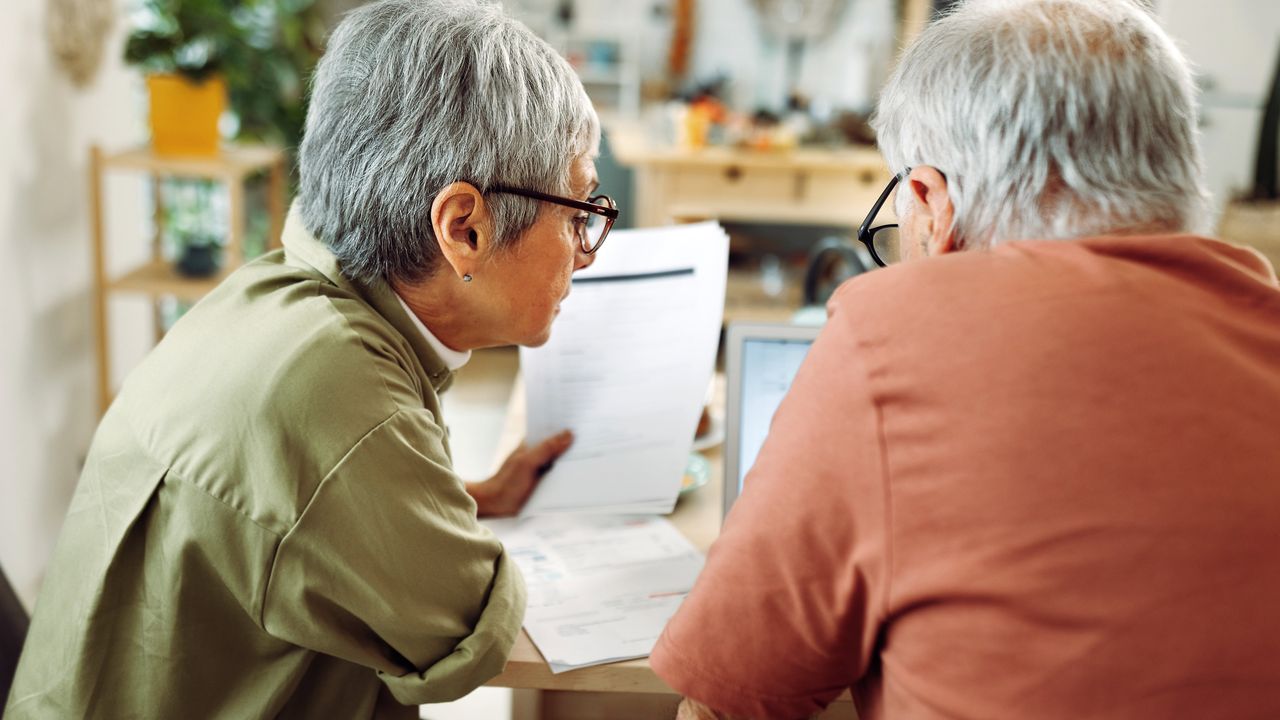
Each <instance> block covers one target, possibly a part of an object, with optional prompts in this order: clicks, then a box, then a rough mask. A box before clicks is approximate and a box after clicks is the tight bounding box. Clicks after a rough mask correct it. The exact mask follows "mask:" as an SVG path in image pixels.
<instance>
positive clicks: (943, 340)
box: [652, 236, 1280, 720]
mask: <svg viewBox="0 0 1280 720" xmlns="http://www.w3.org/2000/svg"><path fill="white" fill-rule="evenodd" d="M829 309H830V320H829V322H828V323H827V326H826V328H825V329H824V330H823V331H822V334H821V336H820V337H819V338H818V340H817V342H816V343H815V344H814V346H813V347H812V349H811V350H810V352H809V356H808V357H807V358H806V360H805V363H804V365H803V367H802V368H801V370H800V372H799V374H798V376H797V377H796V380H795V382H794V384H793V385H792V388H791V392H790V393H789V394H788V396H787V398H786V399H785V400H784V401H783V403H782V405H781V407H780V408H779V410H778V413H777V415H776V416H775V417H774V420H773V425H772V428H771V432H770V434H769V437H768V439H767V440H766V442H765V444H764V447H763V448H762V450H761V452H760V455H759V458H758V459H757V461H756V464H755V466H754V469H753V470H752V471H751V473H750V474H749V475H748V476H747V478H746V482H745V486H744V493H743V495H742V497H741V498H739V500H738V503H737V505H736V506H735V507H734V509H733V512H732V513H731V514H730V516H729V518H728V521H727V523H726V525H725V528H724V532H723V534H722V536H721V537H720V539H719V541H718V542H717V543H716V544H715V546H713V547H712V549H711V553H710V556H709V558H708V561H707V566H706V569H705V570H704V572H703V574H702V577H701V578H700V579H699V581H698V583H697V586H696V587H695V588H694V590H693V592H692V593H691V594H690V596H689V597H688V599H687V600H686V601H685V603H684V605H683V607H681V608H680V611H679V612H678V613H677V614H676V616H675V617H674V618H673V619H672V621H671V623H670V624H669V625H668V627H667V629H666V632H665V633H664V634H663V636H662V639H661V640H660V641H659V643H658V647H657V648H656V649H655V650H654V652H653V656H652V664H653V668H654V670H656V671H657V673H658V674H659V675H660V676H661V677H662V678H663V679H665V680H666V681H667V682H668V683H670V684H671V686H672V687H673V688H675V689H676V690H678V691H679V692H681V693H684V694H685V695H688V696H689V697H692V698H694V699H697V700H700V701H702V702H704V703H706V704H708V705H710V706H712V707H714V708H716V709H718V710H721V711H723V712H729V713H733V714H738V715H746V716H750V717H767V718H789V717H804V716H808V715H810V714H812V713H814V712H817V711H818V710H819V709H820V708H821V707H823V706H824V705H826V704H827V703H828V702H830V701H831V700H832V699H834V698H835V697H836V696H837V695H839V694H840V693H841V692H842V691H843V690H844V689H845V688H848V687H850V686H852V687H853V688H854V694H855V698H856V699H857V700H858V704H859V710H860V711H861V712H862V716H863V718H944V717H945V718H984V719H985V718H1037V719H1046V718H1071V719H1072V720H1078V719H1079V718H1171V717H1183V716H1188V717H1203V718H1226V717H1230V718H1280V290H1278V289H1277V286H1276V279H1275V275H1274V273H1273V272H1272V271H1271V269H1270V267H1269V266H1268V265H1267V264H1266V262H1265V261H1263V260H1262V259H1261V257H1260V256H1258V255H1257V254H1256V253H1253V252H1252V251H1248V250H1244V249H1241V248H1237V247H1233V246H1231V245H1227V244H1225V243H1221V242H1217V241H1214V240H1209V239H1204V238H1197V237H1185V236H1179V237H1174V236H1164V237H1130V238H1120V237H1102V238H1092V239H1087V240H1078V241H1069V242H1048V241H1045V242H1016V243H1010V244H1008V245H1004V246H1001V247H999V248H998V249H996V250H993V251H989V252H965V253H957V254H952V255H947V256H944V257H941V258H936V259H930V260H924V261H919V262H915V263H908V264H905V265H902V266H898V267H893V268H890V269H887V270H877V271H875V272H873V273H870V274H867V275H864V276H861V277H859V278H856V279H854V280H852V281H850V282H849V283H847V284H846V285H845V286H843V287H842V288H841V289H840V291H839V292H838V293H837V294H836V296H835V297H834V298H833V299H832V301H831V304H830V306H829Z"/></svg>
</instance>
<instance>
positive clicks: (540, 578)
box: [485, 516, 703, 673]
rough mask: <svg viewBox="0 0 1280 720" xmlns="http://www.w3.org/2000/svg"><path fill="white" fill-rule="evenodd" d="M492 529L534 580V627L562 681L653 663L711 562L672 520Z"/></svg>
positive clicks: (530, 620)
mask: <svg viewBox="0 0 1280 720" xmlns="http://www.w3.org/2000/svg"><path fill="white" fill-rule="evenodd" d="M485 524H486V525H488V526H489V528H490V529H492V530H493V531H494V533H495V534H497V536H498V537H499V539H501V540H502V543H503V545H504V546H505V547H506V551H507V553H509V554H510V556H511V558H512V559H513V560H514V561H515V563H516V565H518V566H519V567H520V571H521V573H522V574H523V575H524V578H525V585H526V586H527V588H528V597H529V600H528V607H527V609H526V611H525V619H524V626H525V629H526V630H527V631H528V632H529V637H530V638H531V639H532V640H533V642H534V644H535V645H537V646H538V650H539V651H540V652H541V653H542V656H543V657H544V658H546V660H547V664H548V665H550V666H551V671H552V672H554V673H560V672H564V671H566V670H572V669H575V668H580V667H589V666H591V665H600V664H603V663H608V662H615V661H618V660H628V659H631V658H637V657H645V656H647V655H648V654H649V653H650V651H652V650H653V645H654V643H656V642H657V640H658V636H659V635H660V634H662V629H663V627H665V626H666V624H667V620H669V619H670V618H671V615H672V614H673V613H675V611H676V608H678V607H679V606H680V602H681V601H682V600H683V599H684V596H685V594H686V593H687V592H688V591H689V590H690V589H692V587H693V582H694V580H695V579H697V576H698V572H699V571H701V569H702V564H703V557H702V554H701V553H700V552H698V551H697V549H695V548H694V547H693V545H691V544H690V543H689V541H688V540H686V539H685V538H684V536H683V535H681V534H680V533H679V531H677V530H676V529H675V527H673V526H672V525H671V524H670V523H669V522H667V521H666V520H665V519H663V518H657V517H648V518H643V517H623V516H613V517H604V516H591V517H564V516H561V517H555V518H550V517H546V518H530V519H527V520H517V519H510V520H490V521H486V522H485Z"/></svg>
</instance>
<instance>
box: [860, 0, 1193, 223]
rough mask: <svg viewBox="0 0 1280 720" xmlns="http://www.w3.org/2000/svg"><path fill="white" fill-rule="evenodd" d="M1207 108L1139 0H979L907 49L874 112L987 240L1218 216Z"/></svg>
mask: <svg viewBox="0 0 1280 720" xmlns="http://www.w3.org/2000/svg"><path fill="white" fill-rule="evenodd" d="M1196 120H1197V111H1196V103H1195V90H1194V84H1193V81H1192V75H1191V69H1190V67H1189V65H1188V63H1187V61H1186V59H1185V58H1184V57H1183V56H1182V54H1181V52H1179V51H1178V49H1177V47H1176V46H1175V45H1174V43H1173V41H1172V40H1171V39H1170V38H1169V36H1168V35H1167V34H1166V33H1165V32H1164V31H1163V30H1162V29H1161V28H1160V26H1159V25H1158V24H1157V23H1156V22H1155V20H1154V19H1153V18H1152V17H1151V15H1150V14H1149V13H1148V12H1147V11H1146V10H1145V9H1143V8H1142V7H1139V6H1138V5H1136V4H1134V3H1133V2H1130V1H1129V0H972V1H971V2H968V3H966V4H963V5H961V6H959V7H958V8H957V9H956V10H954V11H953V12H951V13H950V14H948V15H946V16H944V17H942V18H940V19H938V20H936V21H935V22H933V23H932V24H931V25H930V26H928V27H927V28H925V30H924V31H923V32H922V33H921V35H920V38H919V39H918V41H917V42H915V43H914V44H913V45H912V46H911V47H910V48H909V49H908V50H907V52H906V53H905V54H904V55H903V57H902V59H901V61H900V62H899V64H898V66H897V67H896V68H895V69H894V72H893V74H892V76H891V77H890V79H889V82H888V83H887V85H886V86H885V88H884V90H883V92H882V94H881V97H880V104H879V107H878V109H877V111H876V116H875V118H874V120H873V125H874V127H875V129H876V132H877V135H878V137H879V144H880V149H881V152H882V153H883V154H884V156H885V159H886V160H887V161H888V163H889V165H890V167H891V168H893V170H894V172H900V171H902V170H904V169H905V168H909V167H914V166H917V165H929V166H932V167H935V168H937V169H938V170H939V171H940V172H942V173H943V174H944V175H945V176H946V178H947V187H948V195H949V196H950V199H951V202H952V205H953V206H954V208H955V215H954V220H953V227H952V229H953V230H954V231H955V234H956V238H957V245H958V246H959V247H969V248H976V247H986V246H991V245H995V244H998V243H1000V242H1004V241H1009V240H1018V239H1046V240H1052V239H1068V238H1074V237H1086V236H1089V235H1101V234H1113V233H1123V232H1204V231H1206V230H1207V225H1208V218H1209V209H1208V195H1207V193H1206V192H1205V189H1204V186H1203V171H1202V166H1201V160H1200V150H1199V145H1198V139H1197V129H1196ZM906 196H907V193H904V192H901V191H899V193H898V201H897V207H898V210H899V215H902V214H903V212H904V211H905V210H906V208H907V205H906V203H905V201H904V200H905V197H906Z"/></svg>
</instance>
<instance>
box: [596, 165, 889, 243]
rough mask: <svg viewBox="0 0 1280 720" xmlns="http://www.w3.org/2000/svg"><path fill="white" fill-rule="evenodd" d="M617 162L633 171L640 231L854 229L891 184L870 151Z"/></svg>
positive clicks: (636, 221)
mask: <svg viewBox="0 0 1280 720" xmlns="http://www.w3.org/2000/svg"><path fill="white" fill-rule="evenodd" d="M619 159H620V160H621V161H622V162H623V163H624V164H628V165H631V166H632V167H633V168H634V170H635V172H636V206H637V207H636V209H635V213H636V215H635V225H637V226H639V227H648V226H654V225H665V224H669V223H672V222H687V221H691V220H702V219H717V220H721V221H725V222H752V223H779V224H789V225H835V226H843V227H850V228H856V227H857V226H858V224H859V223H860V222H862V218H863V217H864V216H865V215H866V213H867V210H869V209H870V208H871V205H872V203H874V202H875V199H876V197H877V196H879V194H880V192H881V191H882V190H883V189H884V186H885V184H886V183H887V182H888V181H889V170H888V168H887V167H885V164H884V161H883V160H882V159H881V158H880V154H879V153H878V152H877V151H876V150H875V149H873V148H838V149H810V148H804V149H797V150H790V151H778V152H759V151H752V150H741V149H737V148H723V147H711V148H704V149H701V150H677V149H663V150H654V151H642V152H637V153H634V154H624V152H622V151H620V152H619Z"/></svg>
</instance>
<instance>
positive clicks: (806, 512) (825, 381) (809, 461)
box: [650, 313, 889, 718]
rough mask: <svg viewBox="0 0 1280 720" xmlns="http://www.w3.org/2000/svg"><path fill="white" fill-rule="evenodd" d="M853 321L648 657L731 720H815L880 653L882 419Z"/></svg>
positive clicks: (806, 371) (816, 357) (786, 411)
mask: <svg viewBox="0 0 1280 720" xmlns="http://www.w3.org/2000/svg"><path fill="white" fill-rule="evenodd" d="M843 319H844V318H842V317H840V315H839V314H838V313H837V314H836V316H834V317H832V319H831V320H830V321H829V322H828V324H827V326H826V328H825V329H824V330H823V331H822V334H821V336H820V337H819V338H818V340H817V341H816V342H815V343H814V345H813V347H812V348H811V349H810V351H809V354H808V356H807V357H806V358H805V361H804V363H803V365H802V366H801V368H800V371H799V373H798V374H797V376H796V378H795V381H794V382H793V383H792V385H791V389H790V391H789V392H788V394H787V396H786V398H785V399H784V400H783V401H782V404H781V405H780V407H779V408H778V411H777V412H776V414H775V415H774V418H773V422H772V425H771V426H770V430H769V435H768V438H767V439H766V440H765V442H764V445H763V447H762V448H761V450H760V454H759V456H758V457H757V459H756V462H755V465H754V467H753V469H752V470H751V471H750V473H749V474H748V475H747V477H746V479H745V482H744V484H743V493H742V495H741V496H740V497H739V498H738V500H737V502H736V503H735V505H734V507H733V511H732V512H731V513H730V514H729V516H728V518H727V519H726V521H725V526H724V529H723V531H722V533H721V535H720V538H719V539H718V540H717V541H716V543H715V544H714V545H713V546H712V548H711V551H710V553H709V555H708V558H707V564H706V567H705V568H704V569H703V571H702V574H701V575H700V576H699V578H698V582H697V583H696V585H695V586H694V588H693V591H692V592H691V593H690V594H689V596H688V597H687V598H686V599H685V601H684V603H683V605H682V606H681V608H680V609H679V611H678V612H677V613H676V614H675V616H674V617H673V618H672V619H671V622H670V623H669V624H668V625H667V628H666V630H665V632H664V633H663V635H662V637H661V639H660V640H659V642H658V645H657V647H656V648H655V649H654V652H653V655H652V657H651V659H650V662H651V664H652V665H653V668H654V670H655V671H656V672H657V673H658V675H659V676H660V677H662V678H663V679H664V680H665V681H666V682H667V683H668V684H670V685H671V686H672V687H673V688H675V689H676V690H677V691H679V692H680V693H682V694H684V695H686V696H688V697H691V698H693V699H695V700H698V701H700V702H702V703H704V704H706V705H709V706H711V707H712V708H715V709H716V710H719V711H721V712H725V713H730V714H732V715H733V716H735V717H738V716H744V717H751V718H795V717H809V716H811V715H814V714H817V713H818V712H819V711H820V710H821V709H822V708H823V707H824V706H826V705H827V704H828V703H830V702H831V701H832V700H834V699H835V698H836V697H837V696H838V695H839V694H840V693H841V692H843V691H844V690H845V689H846V688H848V687H850V686H851V685H852V684H853V683H854V682H855V681H857V680H858V679H859V678H860V677H861V676H862V675H863V674H864V673H865V672H867V670H868V667H869V665H870V664H871V661H872V658H873V656H874V652H875V644H876V636H877V632H878V631H879V629H880V623H881V621H882V620H883V618H884V613H885V603H886V592H887V582H888V570H889V569H888V561H887V555H888V553H887V547H886V544H887V518H886V513H885V510H886V502H887V497H886V492H885V485H884V471H883V462H882V456H881V449H880V441H879V421H878V414H877V411H876V408H875V405H874V403H873V402H872V399H871V397H870V395H869V393H868V389H867V382H866V375H865V371H864V370H863V368H862V366H861V364H860V362H859V361H858V357H859V354H860V352H861V349H860V348H859V347H858V341H857V339H856V338H855V336H854V334H853V333H852V332H850V329H849V327H848V325H847V324H846V323H842V322H841V321H842V320H843Z"/></svg>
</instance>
